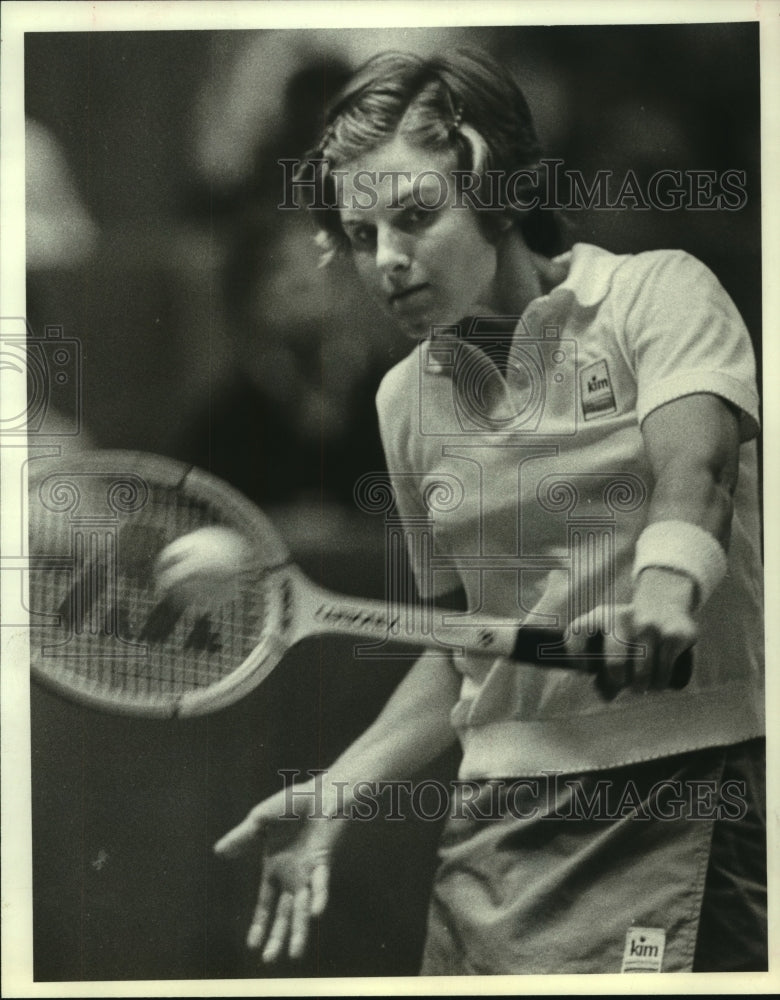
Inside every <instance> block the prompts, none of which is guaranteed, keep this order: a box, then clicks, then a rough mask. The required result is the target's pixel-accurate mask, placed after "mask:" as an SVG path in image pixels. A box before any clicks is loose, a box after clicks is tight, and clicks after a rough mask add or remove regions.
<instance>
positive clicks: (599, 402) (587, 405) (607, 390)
mask: <svg viewBox="0 0 780 1000" xmlns="http://www.w3.org/2000/svg"><path fill="white" fill-rule="evenodd" d="M580 399H581V400H582V412H583V414H584V416H585V419H586V420H593V419H594V417H605V416H607V415H608V414H610V413H616V412H617V403H616V402H615V393H614V391H613V389H612V379H611V378H610V377H609V368H608V367H607V360H606V358H604V359H603V360H601V361H595V362H594V363H593V364H592V365H588V367H587V368H583V369H582V371H581V372H580Z"/></svg>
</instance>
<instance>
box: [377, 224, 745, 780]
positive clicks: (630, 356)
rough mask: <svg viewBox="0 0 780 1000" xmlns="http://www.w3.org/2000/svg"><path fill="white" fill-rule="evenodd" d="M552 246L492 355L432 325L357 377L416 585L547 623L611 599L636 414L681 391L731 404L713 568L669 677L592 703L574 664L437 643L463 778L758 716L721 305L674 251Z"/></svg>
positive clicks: (627, 596) (735, 332) (727, 324)
mask: <svg viewBox="0 0 780 1000" xmlns="http://www.w3.org/2000/svg"><path fill="white" fill-rule="evenodd" d="M557 261H558V262H559V263H560V264H561V265H564V266H565V267H567V268H568V274H567V276H566V277H565V279H564V280H563V281H562V282H561V283H560V284H558V285H557V286H556V287H555V288H553V289H552V291H551V292H550V293H549V294H547V295H544V296H542V297H540V298H537V299H535V300H534V301H533V302H531V303H530V304H529V306H528V307H527V309H526V310H525V313H524V314H523V317H522V318H521V320H520V322H519V323H518V324H517V327H516V328H515V331H514V334H513V337H512V344H511V348H510V353H509V357H508V360H507V363H506V365H505V367H503V368H502V369H499V368H498V367H497V366H496V364H494V362H493V361H492V360H490V358H489V357H487V355H486V353H485V352H484V351H483V350H480V349H479V347H478V346H477V345H478V344H479V342H480V339H481V334H480V329H481V327H480V326H479V324H478V325H477V326H475V327H474V329H473V330H472V332H471V335H470V336H469V337H468V338H467V339H463V338H461V339H457V338H455V337H454V335H453V332H452V331H447V330H440V331H434V332H433V335H432V336H431V337H430V338H429V339H428V340H426V341H425V342H424V343H422V344H420V345H418V347H417V348H416V349H415V350H414V351H413V352H412V353H411V354H410V355H409V356H408V357H407V358H405V359H404V360H403V361H402V362H401V363H400V364H398V365H397V366H396V367H395V368H393V369H392V370H391V371H390V372H388V374H387V375H386V376H385V378H384V380H383V382H382V385H381V386H380V388H379V392H378V394H377V407H378V412H379V421H380V429H381V432H382V438H383V442H384V446H385V452H386V456H387V463H388V468H389V470H390V475H391V478H392V481H393V485H394V488H395V493H396V503H397V507H398V511H399V514H400V515H401V517H402V519H403V521H404V524H405V527H406V530H407V535H408V541H409V547H410V551H411V554H412V563H413V566H414V569H415V573H416V574H417V579H418V584H419V587H420V590H421V592H422V593H423V594H427V595H433V594H437V595H439V594H445V593H446V592H448V591H451V590H453V589H455V588H456V587H457V586H460V585H462V586H463V587H464V588H465V591H466V594H467V598H468V608H469V612H468V614H467V616H466V617H465V618H464V621H468V622H469V623H471V624H473V623H475V622H477V621H482V620H486V619H489V618H490V616H501V617H502V618H510V619H512V620H514V621H521V622H524V623H526V624H538V625H549V626H555V627H557V628H560V629H563V630H565V629H566V627H567V623H568V622H569V621H570V620H571V619H573V618H574V617H576V616H577V615H579V614H581V613H583V612H584V611H586V610H588V609H590V608H592V607H595V606H597V605H600V604H606V605H611V604H614V603H627V602H629V601H630V600H631V593H632V586H631V567H632V564H633V558H634V547H635V544H636V540H637V538H638V537H639V534H640V533H641V531H642V529H643V527H644V526H645V524H646V519H647V510H648V502H649V498H650V496H651V495H652V491H653V475H652V470H651V468H650V465H649V463H648V460H647V457H646V455H645V450H644V446H643V441H642V436H641V431H640V425H641V422H642V420H643V419H644V418H645V417H646V416H647V414H648V413H650V412H651V411H652V410H654V409H655V408H657V407H659V406H661V405H662V404H664V403H666V402H668V401H670V400H673V399H677V398H680V397H682V396H685V395H689V394H691V393H701V392H706V393H713V394H716V395H718V396H721V397H723V398H724V399H726V400H728V401H729V402H730V403H732V404H733V405H734V406H735V407H737V408H738V409H739V411H740V414H741V417H740V421H741V434H742V440H743V444H742V445H741V450H740V475H739V484H738V487H737V491H736V496H735V500H734V518H733V525H732V533H731V544H730V549H729V572H728V575H727V577H726V579H725V580H724V582H723V583H722V584H721V586H720V587H719V588H718V590H717V591H716V593H715V594H714V595H713V597H712V598H711V600H710V601H709V602H708V604H707V605H706V606H705V608H703V609H702V611H701V612H700V615H699V629H700V638H699V641H698V643H697V646H696V650H695V659H694V674H693V678H692V680H691V682H690V683H689V684H688V686H687V687H686V688H685V689H684V690H683V691H672V690H670V691H662V692H650V693H648V694H645V695H642V694H637V693H635V692H632V691H623V692H621V693H620V694H619V695H618V697H617V698H616V699H615V700H614V701H612V702H610V703H605V702H604V701H603V700H602V699H601V698H600V696H599V695H598V693H597V692H596V690H595V688H594V685H593V680H592V678H591V677H590V676H588V675H585V674H580V673H576V672H574V671H569V670H563V669H553V670H551V669H540V668H538V667H534V666H531V665H524V664H516V663H512V662H510V661H508V660H506V659H504V658H498V659H490V658H488V657H485V656H475V655H467V656H457V657H454V660H453V662H454V664H455V666H456V668H457V669H458V670H459V671H460V672H461V674H462V676H463V682H462V689H461V695H460V700H459V702H458V704H457V705H456V707H455V709H454V710H453V714H452V722H453V725H454V726H455V728H456V730H457V731H458V734H459V736H460V739H461V742H462V745H463V752H464V756H463V762H462V767H461V777H463V778H484V777H506V776H517V775H533V774H542V773H544V772H545V771H551V770H552V771H561V772H569V773H570V772H573V771H581V770H592V769H598V768H604V767H616V766H620V765H622V764H627V763H632V762H635V761H639V760H645V759H650V758H654V757H660V756H665V755H669V754H674V753H680V752H683V751H686V750H692V749H697V748H701V747H705V746H713V745H721V744H729V743H734V742H738V741H740V740H743V739H748V738H750V737H753V736H756V735H759V734H760V733H762V732H763V724H764V723H763V719H764V713H763V636H762V628H763V626H762V596H761V594H762V571H761V562H760V541H759V515H758V503H757V496H758V486H757V468H756V465H757V462H756V446H755V441H754V440H752V439H753V438H754V437H755V435H756V433H757V431H758V397H757V392H756V387H755V365H754V359H753V353H752V348H751V344H750V339H749V336H748V333H747V331H746V329H745V326H744V324H743V322H742V319H741V318H740V316H739V314H738V312H737V310H736V308H735V306H734V305H733V303H732V301H731V299H730V298H729V297H728V295H727V294H726V293H725V291H724V290H723V288H722V287H721V286H720V284H719V283H718V281H717V279H716V278H715V277H714V275H713V274H712V273H711V272H710V271H709V270H708V269H707V268H706V267H705V266H704V265H703V264H701V263H700V262H699V261H697V260H696V259H694V258H693V257H691V256H689V255H688V254H686V253H683V252H678V251H653V252H648V253H641V254H637V255H624V256H616V255H613V254H611V253H608V252H606V251H604V250H600V249H598V248H596V247H592V246H588V245H585V244H577V245H576V246H575V247H574V248H573V250H572V251H571V252H570V253H569V254H565V255H563V256H562V257H560V258H557ZM605 626H606V627H607V628H609V627H610V623H609V622H605ZM618 638H621V637H620V636H619V635H618Z"/></svg>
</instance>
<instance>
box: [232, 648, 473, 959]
mask: <svg viewBox="0 0 780 1000" xmlns="http://www.w3.org/2000/svg"><path fill="white" fill-rule="evenodd" d="M458 689H459V681H458V675H457V673H456V671H455V670H454V668H453V667H452V664H451V662H450V659H449V656H448V655H444V654H433V655H432V654H427V655H424V656H422V657H420V659H419V660H418V661H417V662H416V663H415V665H414V666H413V667H412V668H411V670H410V671H409V673H408V674H407V675H406V677H405V678H404V680H403V681H402V682H401V684H400V685H399V686H398V688H397V689H396V691H395V692H394V694H393V695H392V697H391V698H390V699H389V701H388V703H387V704H386V706H385V708H384V709H383V711H382V712H381V714H380V715H379V717H378V718H377V719H376V721H375V722H374V723H373V724H372V725H371V726H370V727H369V728H368V729H367V730H366V732H365V733H364V734H363V735H362V736H360V737H359V738H358V739H357V740H356V741H355V742H354V743H353V744H352V745H351V746H349V747H348V748H347V749H346V750H345V751H344V752H343V753H342V754H341V755H340V756H339V758H338V759H337V760H336V761H335V762H334V764H333V765H332V766H331V767H330V768H329V770H328V771H327V773H326V774H325V775H324V777H323V778H321V779H318V780H317V782H314V781H312V782H308V783H306V785H303V786H300V787H298V788H296V794H295V796H294V798H291V797H288V793H287V792H286V790H282V791H281V792H279V793H277V794H276V795H274V796H272V797H271V798H269V799H266V800H265V801H264V802H261V803H260V804H259V805H257V806H255V808H254V809H252V810H251V812H250V813H249V815H248V816H247V817H246V819H245V820H244V821H243V822H242V823H240V824H239V825H238V826H237V827H235V828H234V829H233V830H231V831H230V832H229V833H227V834H226V835H225V836H224V837H223V838H222V839H221V840H220V841H219V842H218V843H217V845H216V847H215V850H216V851H217V853H218V854H222V855H224V856H226V857H235V856H237V855H239V854H240V853H242V852H243V851H244V850H246V849H247V848H251V847H256V846H257V844H258V842H262V845H263V853H264V861H263V872H262V877H261V885H260V894H259V897H258V903H257V907H256V910H255V914H254V917H253V920H252V925H251V927H250V929H249V934H248V937H247V944H248V945H249V947H251V948H258V949H262V957H263V960H264V961H266V962H271V961H274V960H275V959H276V958H278V957H279V956H280V955H281V954H283V953H284V952H287V954H289V955H290V957H292V958H295V957H298V956H300V955H301V954H302V953H303V951H304V949H305V947H306V944H307V939H308V934H309V924H310V919H311V917H316V916H319V915H320V914H321V913H322V912H323V910H324V909H325V906H326V905H327V897H328V881H329V875H330V866H331V862H330V858H331V855H332V852H333V850H334V848H335V846H336V844H337V842H338V840H339V838H340V836H341V834H342V833H344V832H345V821H344V819H337V818H332V817H334V816H336V814H337V811H338V809H339V808H341V809H343V810H344V811H345V812H346V813H347V814H348V813H349V808H350V806H351V804H352V803H353V801H354V791H355V786H356V784H357V783H358V782H364V781H368V782H378V781H386V780H391V779H394V778H402V777H409V776H411V775H413V774H414V773H415V772H416V771H419V770H420V769H421V768H423V767H424V766H425V765H426V764H427V763H428V762H430V761H431V760H433V759H434V758H435V757H437V756H438V755H439V754H441V753H442V752H443V751H444V750H446V749H447V748H448V747H449V746H451V745H452V743H453V742H454V739H455V735H454V732H453V730H452V728H451V726H450V720H449V716H450V711H451V709H452V707H453V706H454V704H455V701H456V700H457V696H458ZM305 793H309V794H308V795H307V794H305ZM291 801H292V802H293V803H294V810H295V811H297V813H298V818H297V819H296V818H291V817H290V816H289V810H290V802H291ZM285 815H287V817H288V818H287V819H281V818H280V817H283V816H285Z"/></svg>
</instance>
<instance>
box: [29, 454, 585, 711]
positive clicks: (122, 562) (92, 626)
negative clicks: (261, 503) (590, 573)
mask: <svg viewBox="0 0 780 1000" xmlns="http://www.w3.org/2000/svg"><path fill="white" fill-rule="evenodd" d="M28 492H29V519H30V520H29V538H30V553H29V571H28V576H29V594H30V597H29V612H30V665H31V672H32V676H33V678H34V679H36V680H38V681H40V682H42V683H44V684H46V685H47V686H49V687H50V688H53V689H54V690H55V691H57V692H59V693H60V694H62V695H65V696H67V697H70V698H73V699H76V700H78V701H80V702H82V703H85V704H87V705H89V706H90V707H93V708H97V709H101V710H106V711H110V712H116V713H120V714H130V715H146V716H158V717H172V716H180V717H187V716H195V715H202V714H205V713H207V712H212V711H216V710H218V709H220V708H223V707H225V706H227V705H229V704H231V703H232V702H235V701H237V700H238V699H240V698H242V697H243V696H244V695H246V694H247V693H248V692H249V691H251V690H252V689H253V688H255V687H256V686H257V685H258V684H260V683H261V682H262V681H263V680H264V679H265V678H266V677H267V676H268V675H269V673H270V672H271V671H272V670H273V669H274V667H275V666H276V665H277V664H278V663H279V661H280V660H281V659H282V657H283V656H284V654H285V653H286V651H287V650H288V649H289V648H290V647H291V646H293V645H295V644H296V643H297V642H299V641H300V640H302V639H304V638H305V637H307V636H312V635H317V634H323V633H341V634H347V635H352V636H356V637H360V638H362V639H364V640H367V641H371V640H375V641H376V643H377V644H379V643H383V642H385V641H387V640H391V641H398V642H401V643H405V644H411V645H414V646H423V647H431V648H436V649H438V650H442V649H448V650H451V651H452V652H455V653H459V652H463V651H472V652H479V653H483V654H487V655H490V656H498V655H503V656H507V657H510V658H512V659H514V660H517V661H520V662H523V663H526V664H528V663H536V664H539V665H541V666H550V667H569V668H576V669H580V670H583V669H588V666H587V662H586V661H585V662H583V659H582V657H577V656H575V655H573V654H571V653H568V654H567V652H566V648H565V646H564V639H563V635H562V633H561V632H559V631H556V630H554V629H538V628H530V627H518V625H517V623H516V622H513V621H508V620H504V621H500V620H496V619H490V620H489V621H488V620H485V621H484V622H483V623H481V624H473V618H471V621H467V620H465V618H464V615H463V614H462V613H460V614H459V613H458V612H452V613H447V612H441V611H437V613H436V617H435V620H434V618H433V616H432V614H428V615H427V616H426V614H424V613H422V611H423V610H424V609H420V608H416V609H411V608H408V607H405V606H399V605H397V604H396V605H392V604H391V603H390V602H385V601H377V600H363V599H360V598H355V597H347V596H344V595H341V594H336V593H333V592H331V591H329V590H326V589H324V588H322V587H320V586H318V585H316V584H315V583H313V582H312V581H311V580H309V579H308V578H307V577H306V576H305V575H304V573H303V572H302V571H301V570H300V568H299V567H297V566H296V565H295V564H294V563H293V562H292V560H291V557H290V553H289V552H288V549H287V546H286V545H285V543H284V542H283V540H282V539H281V538H280V536H279V534H278V533H277V531H276V530H275V529H274V527H273V525H272V524H271V522H270V521H269V520H268V518H267V517H266V516H265V515H264V514H263V513H262V512H261V511H260V510H258V508H257V507H255V506H254V504H252V503H251V502H250V501H249V500H247V499H246V498H245V497H244V496H243V495H241V494H240V493H238V492H237V491H236V490H235V489H233V488H232V487H230V486H228V485H227V484H226V483H224V482H222V481H220V480H218V479H216V478H215V477H214V476H212V475H210V474H208V473H206V472H204V471H202V470H200V469H196V468H193V467H191V466H189V465H184V464H181V463H178V462H174V461H172V460H169V459H165V458H160V457H158V456H154V455H148V454H144V453H136V452H112V451H102V452H101V451H99V452H84V453H81V454H79V455H76V456H68V458H67V461H66V460H65V459H57V460H56V462H50V461H48V460H40V459H39V460H35V461H34V462H32V463H31V471H30V476H29V491H28ZM203 532H206V533H207V535H208V537H209V538H210V539H211V540H212V542H213V541H214V539H216V541H217V544H219V541H220V538H221V537H224V539H225V541H226V544H233V545H234V544H235V540H236V539H240V543H241V544H240V548H239V550H237V553H236V557H235V572H234V573H231V574H230V575H231V582H230V586H229V587H227V588H225V587H222V588H215V590H214V592H213V593H205V594H201V595H200V596H196V597H194V598H193V599H191V600H182V597H181V594H178V595H172V594H170V593H166V592H161V590H160V587H159V578H160V573H159V567H160V559H161V555H162V558H163V560H164V559H165V553H168V552H171V551H174V550H175V546H173V545H172V543H177V545H180V544H181V543H182V541H184V542H185V544H186V540H187V539H189V538H191V537H195V535H197V534H198V533H203ZM221 532H222V533H224V535H223V536H221V535H220V533H221ZM177 540H178V541H177Z"/></svg>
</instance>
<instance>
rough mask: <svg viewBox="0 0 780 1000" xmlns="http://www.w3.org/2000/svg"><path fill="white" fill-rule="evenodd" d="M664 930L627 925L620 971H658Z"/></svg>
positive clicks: (662, 955)
mask: <svg viewBox="0 0 780 1000" xmlns="http://www.w3.org/2000/svg"><path fill="white" fill-rule="evenodd" d="M665 945H666V931H665V930H664V929H663V928H662V927H629V929H628V933H627V934H626V947H625V949H624V950H623V965H622V966H621V967H620V971H621V972H660V971H661V967H662V966H663V964H664V946H665Z"/></svg>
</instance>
